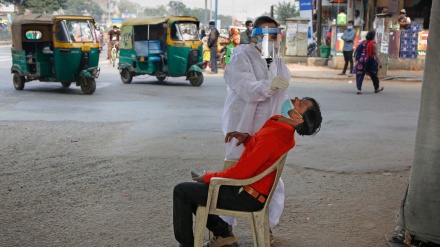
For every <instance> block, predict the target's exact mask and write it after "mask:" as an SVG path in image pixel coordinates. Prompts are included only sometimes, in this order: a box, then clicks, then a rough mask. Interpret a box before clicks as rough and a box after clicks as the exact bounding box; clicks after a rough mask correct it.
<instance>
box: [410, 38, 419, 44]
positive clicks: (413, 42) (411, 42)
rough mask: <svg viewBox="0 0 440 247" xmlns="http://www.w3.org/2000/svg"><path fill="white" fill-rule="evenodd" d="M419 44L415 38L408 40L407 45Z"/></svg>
mask: <svg viewBox="0 0 440 247" xmlns="http://www.w3.org/2000/svg"><path fill="white" fill-rule="evenodd" d="M418 42H419V40H418V39H417V38H416V39H410V40H409V44H410V45H417V43H418Z"/></svg>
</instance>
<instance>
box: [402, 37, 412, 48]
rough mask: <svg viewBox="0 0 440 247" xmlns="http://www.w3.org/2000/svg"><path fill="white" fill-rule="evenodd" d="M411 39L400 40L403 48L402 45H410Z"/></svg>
mask: <svg viewBox="0 0 440 247" xmlns="http://www.w3.org/2000/svg"><path fill="white" fill-rule="evenodd" d="M410 44H411V42H410V39H409V38H400V46H401V47H402V45H410Z"/></svg>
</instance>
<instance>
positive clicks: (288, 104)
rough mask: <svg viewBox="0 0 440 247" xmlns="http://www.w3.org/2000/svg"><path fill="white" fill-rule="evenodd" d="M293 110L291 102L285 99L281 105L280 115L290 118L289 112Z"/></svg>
mask: <svg viewBox="0 0 440 247" xmlns="http://www.w3.org/2000/svg"><path fill="white" fill-rule="evenodd" d="M292 109H293V104H292V100H290V99H286V100H285V101H284V102H283V104H282V105H281V115H282V116H284V117H286V118H290V116H289V111H290V110H292Z"/></svg>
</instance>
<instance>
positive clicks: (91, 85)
mask: <svg viewBox="0 0 440 247" xmlns="http://www.w3.org/2000/svg"><path fill="white" fill-rule="evenodd" d="M81 90H82V91H83V93H84V94H92V93H94V92H95V90H96V82H95V79H93V78H90V77H88V78H86V79H85V80H83V81H82V83H81Z"/></svg>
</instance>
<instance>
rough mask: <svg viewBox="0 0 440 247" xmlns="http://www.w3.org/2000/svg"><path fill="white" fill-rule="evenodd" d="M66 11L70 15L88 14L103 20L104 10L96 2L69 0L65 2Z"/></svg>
mask: <svg viewBox="0 0 440 247" xmlns="http://www.w3.org/2000/svg"><path fill="white" fill-rule="evenodd" d="M63 8H64V13H65V14H68V15H84V14H88V15H91V16H92V17H93V19H95V20H101V16H102V15H103V14H104V11H103V10H102V9H101V7H100V6H99V5H98V4H96V3H94V2H85V1H84V0H67V1H66V3H65V4H63Z"/></svg>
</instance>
